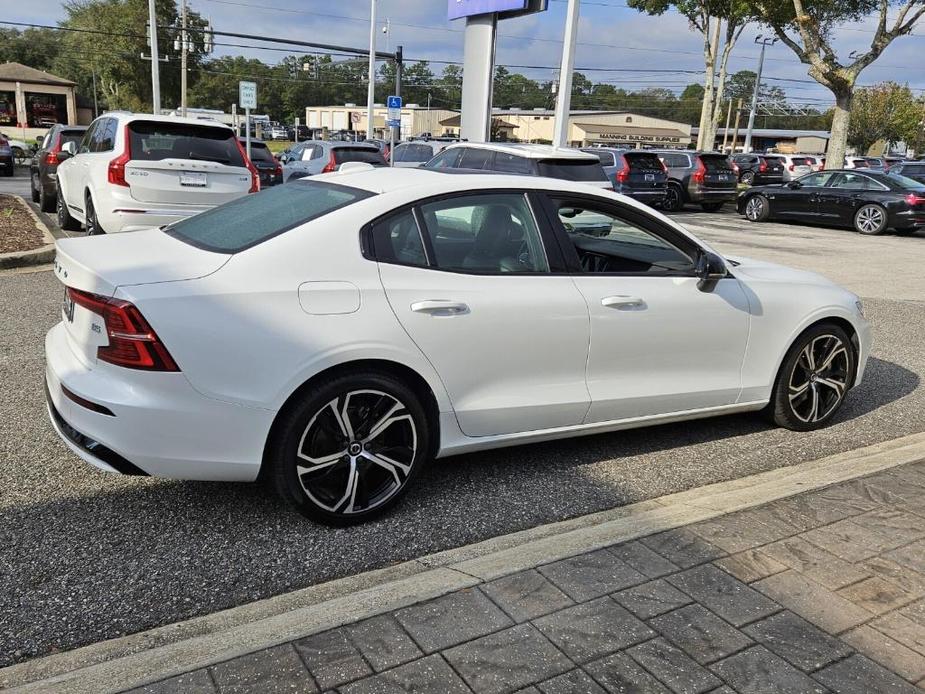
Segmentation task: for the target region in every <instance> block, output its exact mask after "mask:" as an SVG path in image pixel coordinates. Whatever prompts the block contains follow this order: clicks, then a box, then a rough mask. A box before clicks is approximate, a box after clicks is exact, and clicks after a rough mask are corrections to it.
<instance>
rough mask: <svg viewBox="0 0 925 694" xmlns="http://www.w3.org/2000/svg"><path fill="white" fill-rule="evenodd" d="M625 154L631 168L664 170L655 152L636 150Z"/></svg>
mask: <svg viewBox="0 0 925 694" xmlns="http://www.w3.org/2000/svg"><path fill="white" fill-rule="evenodd" d="M623 156H624V158H625V159H626V162H627V163H628V164H629V167H630V168H631V169H636V170H637V171H661V170H662V162H661V160H660V159H659V158H658V157H657V156H655V155H654V154H649V153H645V152H639V153H638V154H637V153H634V152H627V153H626V154H624V155H623Z"/></svg>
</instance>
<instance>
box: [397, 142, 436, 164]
mask: <svg viewBox="0 0 925 694" xmlns="http://www.w3.org/2000/svg"><path fill="white" fill-rule="evenodd" d="M433 156H434V150H433V148H432V147H428V146H427V145H400V146H398V147H396V148H395V154H394V158H395V161H410V162H424V161H430V160H431V159H432V158H433Z"/></svg>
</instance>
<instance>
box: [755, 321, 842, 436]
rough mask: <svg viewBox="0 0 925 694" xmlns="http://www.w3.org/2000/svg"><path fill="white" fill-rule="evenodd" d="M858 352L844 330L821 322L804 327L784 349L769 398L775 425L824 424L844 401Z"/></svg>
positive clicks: (807, 427) (808, 427) (805, 427)
mask: <svg viewBox="0 0 925 694" xmlns="http://www.w3.org/2000/svg"><path fill="white" fill-rule="evenodd" d="M856 362H857V355H856V354H855V351H854V345H853V344H852V343H851V340H850V338H849V337H848V335H847V333H845V331H844V330H843V329H842V328H840V327H839V326H837V325H834V324H831V323H823V324H820V325H816V326H813V327H812V328H810V329H808V330H807V331H805V332H804V333H803V334H802V335H800V337H799V338H797V340H796V342H794V344H793V346H792V347H791V348H790V351H789V352H787V356H786V357H785V358H784V363H783V364H782V365H781V368H780V372H779V373H778V374H777V381H776V382H775V385H774V392H773V394H772V398H771V407H770V413H771V415H772V418H773V420H774V422H775V423H776V424H777V425H778V426H782V427H785V428H787V429H793V430H794V431H811V430H813V429H819V428H820V427H823V426H825V424H826V423H827V422H828V421H829V420H831V419H832V417H833V416H834V415H835V413H836V412H837V411H838V410H839V408H841V406H842V404H843V403H844V401H845V395H846V394H847V392H848V388H849V386H850V385H851V379H852V377H853V374H854V373H855V365H856Z"/></svg>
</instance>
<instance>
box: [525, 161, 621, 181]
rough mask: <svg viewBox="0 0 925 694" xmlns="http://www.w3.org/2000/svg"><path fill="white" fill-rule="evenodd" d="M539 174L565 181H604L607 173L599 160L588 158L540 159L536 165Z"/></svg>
mask: <svg viewBox="0 0 925 694" xmlns="http://www.w3.org/2000/svg"><path fill="white" fill-rule="evenodd" d="M536 169H537V173H538V174H539V175H540V176H548V177H549V178H560V179H562V180H565V181H606V180H607V175H606V174H605V173H604V168H603V167H602V166H601V163H600V162H599V161H592V160H590V159H540V160H539V162H537V165H536Z"/></svg>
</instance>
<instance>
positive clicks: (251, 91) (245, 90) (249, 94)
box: [238, 82, 257, 108]
mask: <svg viewBox="0 0 925 694" xmlns="http://www.w3.org/2000/svg"><path fill="white" fill-rule="evenodd" d="M238 105H239V106H240V107H241V108H257V83H256V82H238Z"/></svg>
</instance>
